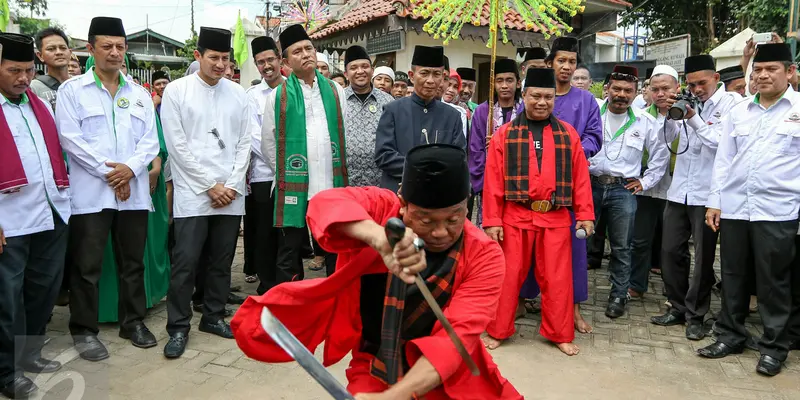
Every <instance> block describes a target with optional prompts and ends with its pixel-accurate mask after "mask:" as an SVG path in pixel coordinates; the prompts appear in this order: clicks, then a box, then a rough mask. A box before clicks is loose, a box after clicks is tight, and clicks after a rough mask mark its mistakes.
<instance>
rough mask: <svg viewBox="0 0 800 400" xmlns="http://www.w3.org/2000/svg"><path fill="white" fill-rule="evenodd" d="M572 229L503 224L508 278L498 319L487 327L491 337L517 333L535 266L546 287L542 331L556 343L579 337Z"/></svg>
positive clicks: (542, 284)
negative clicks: (519, 308) (521, 306)
mask: <svg viewBox="0 0 800 400" xmlns="http://www.w3.org/2000/svg"><path fill="white" fill-rule="evenodd" d="M570 232H572V229H571V228H570V227H564V228H540V227H535V228H533V229H521V228H516V227H513V226H511V225H508V224H503V241H502V242H500V245H501V247H502V248H503V253H504V254H505V258H506V278H505V280H504V281H503V291H502V292H501V293H500V300H499V301H498V304H497V313H496V315H495V319H494V320H493V321H492V322H490V323H489V325H488V326H487V327H486V333H488V334H489V335H490V336H491V337H493V338H495V339H507V338H509V337H511V335H513V334H514V317H515V313H516V311H517V304H518V299H519V292H520V289H521V288H522V283H523V282H524V281H525V278H526V277H527V276H528V271H529V269H530V268H531V266H533V268H534V272H535V274H536V281H537V282H538V283H539V287H541V290H542V325H541V327H540V328H539V333H541V335H542V336H543V337H545V338H546V339H548V340H550V341H552V342H554V343H569V342H571V341H572V340H573V339H575V320H574V302H573V295H572V257H571V256H570V255H571V254H572V250H571V243H572V242H571V239H570Z"/></svg>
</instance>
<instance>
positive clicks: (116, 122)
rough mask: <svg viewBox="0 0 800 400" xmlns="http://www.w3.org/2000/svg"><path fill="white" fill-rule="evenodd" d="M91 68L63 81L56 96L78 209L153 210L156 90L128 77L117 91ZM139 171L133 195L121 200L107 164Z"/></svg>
mask: <svg viewBox="0 0 800 400" xmlns="http://www.w3.org/2000/svg"><path fill="white" fill-rule="evenodd" d="M99 82H100V81H99V79H96V77H95V75H94V68H91V69H90V70H89V71H87V72H86V73H85V74H83V75H78V76H75V77H72V78H70V79H68V80H67V81H65V82H64V83H62V84H61V86H60V87H59V88H58V96H57V98H56V125H57V126H58V133H59V136H60V137H61V147H62V148H63V149H64V151H65V152H66V153H67V155H68V156H69V157H68V163H69V180H70V187H72V193H71V194H72V213H73V214H75V215H80V214H92V213H97V212H100V211H101V210H103V209H107V208H108V209H113V210H120V211H123V210H150V211H152V210H153V205H152V200H151V198H150V178H149V176H148V171H147V167H148V166H149V165H150V162H151V161H153V160H154V159H155V158H156V156H157V155H158V151H159V144H158V131H157V129H156V124H155V108H154V107H153V100H152V99H151V97H150V94H149V93H147V90H145V89H144V88H143V87H141V86H139V85H137V84H136V83H134V82H133V81H132V80H125V81H124V82H125V84H123V85H120V87H119V89H117V94H116V96H114V98H113V99H112V98H111V93H109V91H108V90H107V89H106V88H105V87H104V86H102V84H101V83H99ZM107 161H110V162H117V163H123V164H125V165H127V166H128V167H129V168H130V169H131V171H133V174H134V178H133V179H131V180H130V186H131V197H130V198H128V200H126V201H120V200H118V199H117V196H116V195H115V193H114V189H112V188H111V187H110V186H108V182H107V181H106V174H107V173H109V172H111V170H112V168H111V167H109V166H107V165H106V162H107Z"/></svg>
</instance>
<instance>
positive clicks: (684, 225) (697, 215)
mask: <svg viewBox="0 0 800 400" xmlns="http://www.w3.org/2000/svg"><path fill="white" fill-rule="evenodd" d="M705 220H706V208H705V207H703V206H687V205H685V204H679V203H675V202H672V201H668V202H667V206H666V208H665V209H664V230H663V234H662V239H661V240H662V244H661V278H662V279H663V280H664V288H665V289H666V291H667V298H668V299H669V301H670V303H671V304H672V310H671V312H673V313H675V314H676V315H683V316H685V317H686V320H687V321H690V322H692V323H702V322H703V319H704V317H705V315H706V313H708V311H709V308H710V307H711V288H712V287H713V286H714V283H715V282H716V278H715V277H714V258H715V253H716V250H717V237H718V236H719V233H715V232H714V231H713V230H711V228H709V227H708V226H707V225H706V223H705ZM689 237H693V238H694V255H695V256H694V273H693V274H691V276H690V272H689V270H690V260H691V257H690V254H689ZM723 275H724V274H723Z"/></svg>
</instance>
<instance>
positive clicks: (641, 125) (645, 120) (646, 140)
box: [589, 107, 669, 190]
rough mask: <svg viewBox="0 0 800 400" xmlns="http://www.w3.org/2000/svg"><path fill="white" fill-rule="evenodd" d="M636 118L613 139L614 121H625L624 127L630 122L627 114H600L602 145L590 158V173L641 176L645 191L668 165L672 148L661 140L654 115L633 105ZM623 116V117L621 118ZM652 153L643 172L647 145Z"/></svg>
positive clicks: (658, 178)
mask: <svg viewBox="0 0 800 400" xmlns="http://www.w3.org/2000/svg"><path fill="white" fill-rule="evenodd" d="M631 110H633V113H634V116H635V118H636V120H635V121H634V122H633V124H632V125H631V126H629V127H628V129H626V130H625V133H623V134H621V135H620V136H618V137H617V138H616V139H612V138H613V136H614V134H615V133H616V132H617V129H618V128H617V129H614V130H611V128H610V127H609V125H611V124H612V122H613V121H615V120H619V121H622V123H620V124H619V125H617V126H622V125H623V124H624V123H625V122H627V121H628V117H627V115H628V114H627V113H625V114H620V115H619V116H616V118H615V116H614V115H613V113H612V112H611V111H609V110H606V112H605V114H603V115H602V116H601V118H602V119H603V147H602V149H601V150H600V151H599V152H597V154H595V155H594V157H592V158H590V159H589V173H590V174H592V175H595V176H600V175H610V176H617V177H621V178H639V176H641V178H640V179H639V182H640V183H641V184H642V190H647V189H650V188H652V187H653V185H655V184H656V183H657V182H658V181H659V180H660V179H661V177H662V176H664V172H665V171H666V169H667V165H668V164H669V150H667V147H666V145H664V144H663V142H660V141H659V140H657V139H658V136H657V134H658V129H656V124H655V118H653V117H652V116H651V115H650V114H648V113H647V112H645V111H644V110H640V109H636V108H633V107H631ZM620 116H621V118H622V119H620ZM645 147H647V151H648V153H649V155H650V159H649V160H648V162H647V165H648V168H647V170H646V171H645V172H644V175H642V153H643V152H644V148H645Z"/></svg>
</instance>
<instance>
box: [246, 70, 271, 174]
mask: <svg viewBox="0 0 800 400" xmlns="http://www.w3.org/2000/svg"><path fill="white" fill-rule="evenodd" d="M273 90H274V89H273V88H271V87H269V85H268V84H267V81H265V80H263V79H262V80H261V83H259V84H258V85H255V86H250V88H249V89H247V92H246V93H247V97H248V98H249V99H250V101H251V102H253V103H252V107H254V113H253V118H255V123H256V125H257V126H258V129H257V130H253V137H252V138H251V139H252V144H251V146H250V147H251V151H252V155H251V157H250V182H251V183H256V182H272V181H273V180H274V179H275V171H274V170H273V169H272V167H270V165H269V163H268V162H267V159H266V158H265V157H264V154H263V153H261V125H262V120H263V117H264V106H265V105H266V104H267V96H269V94H270V92H272V91H273Z"/></svg>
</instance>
